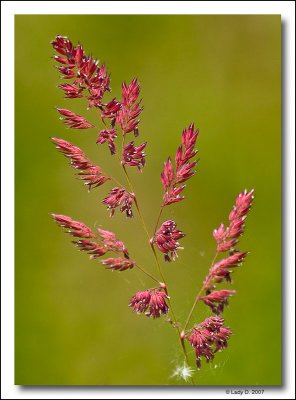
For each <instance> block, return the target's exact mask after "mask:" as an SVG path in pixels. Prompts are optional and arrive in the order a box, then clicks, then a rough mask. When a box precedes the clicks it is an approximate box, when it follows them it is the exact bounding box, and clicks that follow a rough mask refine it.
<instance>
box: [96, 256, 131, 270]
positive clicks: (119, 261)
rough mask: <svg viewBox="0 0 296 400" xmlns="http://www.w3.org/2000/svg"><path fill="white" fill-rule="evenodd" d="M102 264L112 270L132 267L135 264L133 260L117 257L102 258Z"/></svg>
mask: <svg viewBox="0 0 296 400" xmlns="http://www.w3.org/2000/svg"><path fill="white" fill-rule="evenodd" d="M102 264H104V265H106V268H107V269H112V270H113V271H114V270H116V271H125V270H127V269H132V268H133V267H134V266H135V261H133V260H130V259H126V258H122V257H117V258H107V259H105V260H102Z"/></svg>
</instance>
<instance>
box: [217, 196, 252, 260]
mask: <svg viewBox="0 0 296 400" xmlns="http://www.w3.org/2000/svg"><path fill="white" fill-rule="evenodd" d="M253 199H254V189H252V190H250V191H249V192H248V191H247V190H245V191H244V192H242V193H240V194H239V195H238V196H237V198H236V202H235V206H234V207H233V209H232V211H231V212H230V214H229V226H228V227H225V226H224V224H221V225H220V226H219V228H218V229H215V230H214V232H213V236H214V238H215V240H216V242H217V252H218V253H222V252H226V251H231V250H232V249H233V248H234V247H235V245H236V244H237V243H238V241H239V237H240V236H241V235H242V234H243V233H244V227H245V219H246V217H247V214H248V213H249V211H250V210H251V207H252V204H253Z"/></svg>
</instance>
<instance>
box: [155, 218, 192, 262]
mask: <svg viewBox="0 0 296 400" xmlns="http://www.w3.org/2000/svg"><path fill="white" fill-rule="evenodd" d="M176 226H177V224H176V222H175V221H172V220H168V221H165V222H164V223H163V224H162V225H161V227H160V228H159V229H158V230H157V232H156V234H155V236H154V238H153V243H156V245H157V247H158V248H159V250H160V251H161V252H162V253H164V259H165V261H171V260H175V258H176V256H177V250H178V249H183V247H180V244H179V242H178V240H179V239H181V238H183V237H184V236H185V234H184V233H183V232H182V231H180V230H178V229H176Z"/></svg>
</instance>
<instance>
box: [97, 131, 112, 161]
mask: <svg viewBox="0 0 296 400" xmlns="http://www.w3.org/2000/svg"><path fill="white" fill-rule="evenodd" d="M116 138H117V133H116V129H103V130H101V131H100V132H99V136H98V140H97V143H98V144H104V143H108V147H109V150H110V153H111V154H112V155H113V154H115V153H116V146H115V142H114V141H115V139H116Z"/></svg>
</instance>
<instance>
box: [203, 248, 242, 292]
mask: <svg viewBox="0 0 296 400" xmlns="http://www.w3.org/2000/svg"><path fill="white" fill-rule="evenodd" d="M247 254H248V253H247V252H244V253H242V252H236V253H234V254H232V255H230V256H229V257H226V258H223V259H222V260H220V261H218V262H216V263H215V264H214V265H213V266H212V267H211V268H210V270H209V274H208V275H207V277H206V279H205V281H204V287H205V289H206V290H209V291H210V290H212V289H213V288H215V286H212V285H211V283H220V282H222V281H224V280H225V281H226V282H231V278H230V273H231V272H232V270H231V268H235V267H239V266H240V265H241V264H242V262H243V260H244V259H245V257H246V256H247Z"/></svg>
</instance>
